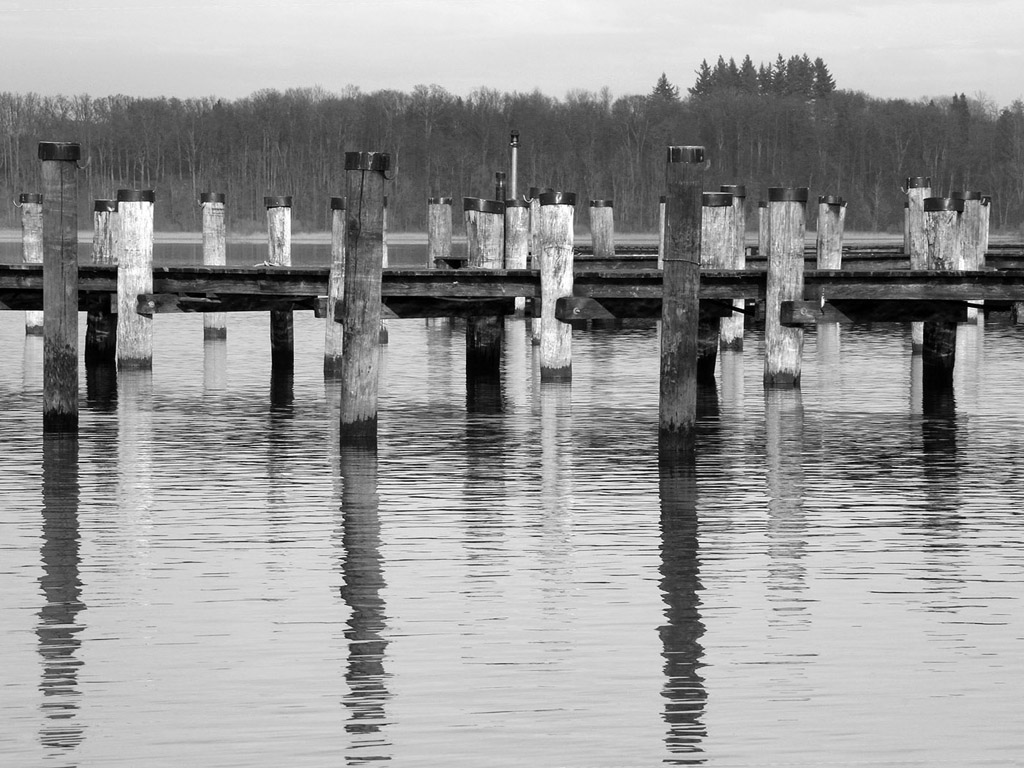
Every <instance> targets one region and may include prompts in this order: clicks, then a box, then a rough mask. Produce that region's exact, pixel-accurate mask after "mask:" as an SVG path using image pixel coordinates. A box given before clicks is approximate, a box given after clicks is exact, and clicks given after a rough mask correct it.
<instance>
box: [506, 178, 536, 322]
mask: <svg viewBox="0 0 1024 768" xmlns="http://www.w3.org/2000/svg"><path fill="white" fill-rule="evenodd" d="M529 256H530V204H529V203H528V202H526V201H525V200H523V199H522V198H509V199H508V200H506V201H505V269H526V267H527V264H528V263H529ZM515 307H516V316H517V317H522V315H523V312H524V310H525V309H526V298H525V297H523V296H517V297H516V304H515Z"/></svg>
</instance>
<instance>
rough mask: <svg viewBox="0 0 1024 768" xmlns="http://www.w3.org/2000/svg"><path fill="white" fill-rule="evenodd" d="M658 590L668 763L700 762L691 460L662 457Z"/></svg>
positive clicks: (703, 732) (702, 729) (702, 694)
mask: <svg viewBox="0 0 1024 768" xmlns="http://www.w3.org/2000/svg"><path fill="white" fill-rule="evenodd" d="M659 488H660V492H661V569H660V570H661V591H662V597H663V599H664V601H665V624H663V625H662V626H661V627H660V628H659V633H660V634H661V643H662V656H664V658H665V685H664V688H663V689H662V695H663V696H664V697H665V710H664V718H665V724H666V726H667V728H668V732H667V734H666V736H665V744H666V746H667V748H668V752H669V757H668V758H666V762H668V763H670V764H672V765H697V764H700V763H703V762H704V757H703V754H702V751H703V750H702V746H701V745H702V742H703V740H704V738H705V737H706V736H707V728H706V726H705V725H704V709H705V705H706V704H707V692H706V691H705V690H704V678H703V677H702V676H701V674H700V667H701V659H702V658H703V656H704V647H703V646H702V645H701V642H700V640H701V637H702V636H703V635H704V624H703V622H702V620H701V615H700V592H701V590H702V589H703V587H702V585H701V582H700V560H699V558H698V554H699V549H700V544H699V539H698V527H699V526H698V522H697V478H696V469H695V468H694V466H693V465H692V464H689V463H682V464H675V463H671V462H669V461H662V463H661V467H660V486H659Z"/></svg>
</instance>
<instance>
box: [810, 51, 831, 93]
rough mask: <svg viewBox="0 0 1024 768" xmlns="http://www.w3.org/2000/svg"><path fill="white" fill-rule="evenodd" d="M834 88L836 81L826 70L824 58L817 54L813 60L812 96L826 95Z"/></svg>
mask: <svg viewBox="0 0 1024 768" xmlns="http://www.w3.org/2000/svg"><path fill="white" fill-rule="evenodd" d="M835 89H836V81H835V80H834V79H833V78H832V73H831V72H829V71H828V67H827V66H826V65H825V62H824V60H823V59H822V58H821V57H820V56H819V57H818V58H816V59H815V60H814V98H816V99H820V98H823V97H825V96H828V95H829V94H830V93H832V92H833V91H834V90H835Z"/></svg>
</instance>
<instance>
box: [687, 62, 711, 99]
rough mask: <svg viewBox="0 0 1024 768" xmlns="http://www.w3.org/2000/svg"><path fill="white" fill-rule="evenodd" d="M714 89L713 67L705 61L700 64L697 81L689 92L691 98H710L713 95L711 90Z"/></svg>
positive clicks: (688, 89)
mask: <svg viewBox="0 0 1024 768" xmlns="http://www.w3.org/2000/svg"><path fill="white" fill-rule="evenodd" d="M713 87H714V77H713V75H712V73H711V67H709V66H708V60H707V59H704V60H703V61H701V63H700V69H698V70H697V79H696V81H694V83H693V85H692V86H691V87H690V88H687V91H688V92H689V94H690V95H691V96H698V97H700V96H708V95H710V94H711V90H712V88H713Z"/></svg>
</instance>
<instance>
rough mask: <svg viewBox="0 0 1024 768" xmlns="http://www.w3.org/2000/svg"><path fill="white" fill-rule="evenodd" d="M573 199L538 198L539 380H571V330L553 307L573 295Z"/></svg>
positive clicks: (566, 195)
mask: <svg viewBox="0 0 1024 768" xmlns="http://www.w3.org/2000/svg"><path fill="white" fill-rule="evenodd" d="M575 205H576V195H575V194H574V193H572V192H545V193H543V194H542V195H541V197H540V246H541V254H542V255H541V265H540V292H541V308H540V379H541V382H545V381H569V380H571V379H572V328H571V327H570V326H568V325H566V324H565V323H561V322H559V321H558V319H557V318H556V317H555V305H556V303H557V301H558V299H559V298H561V297H562V296H571V295H572V291H573V274H572V267H573V261H572V258H573V253H572V247H573V214H574V212H575Z"/></svg>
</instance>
